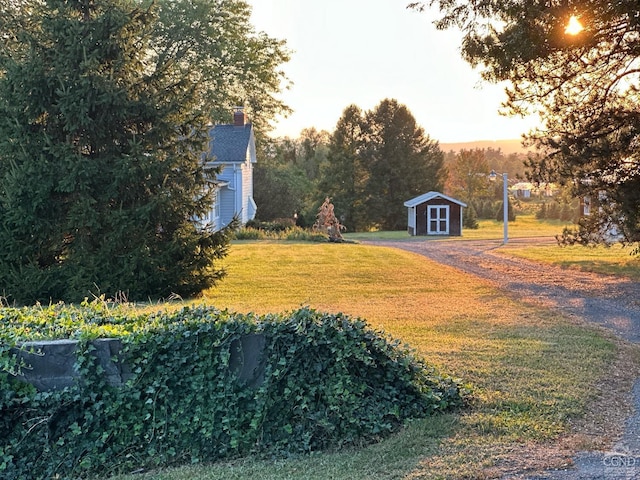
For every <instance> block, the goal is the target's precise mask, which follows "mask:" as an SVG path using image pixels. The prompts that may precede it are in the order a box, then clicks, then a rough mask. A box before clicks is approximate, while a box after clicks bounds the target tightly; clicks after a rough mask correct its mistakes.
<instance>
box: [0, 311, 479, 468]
mask: <svg viewBox="0 0 640 480" xmlns="http://www.w3.org/2000/svg"><path fill="white" fill-rule="evenodd" d="M0 324H1V327H0V345H2V346H1V347H0V362H1V363H0V365H1V367H2V371H0V478H3V479H6V480H9V479H22V478H34V479H40V478H42V479H44V478H83V477H86V476H96V475H97V476H106V475H108V474H112V473H115V472H126V471H132V470H137V469H140V468H145V469H146V468H154V467H159V466H167V465H172V464H180V463H190V462H198V461H213V460H216V459H222V458H229V457H234V456H240V455H247V454H269V455H287V454H292V453H302V452H311V451H314V450H318V449H323V448H327V447H335V446H340V445H345V444H353V443H355V442H363V441H375V440H377V439H379V438H380V437H382V436H384V435H386V434H389V433H390V432H393V431H394V430H395V429H397V428H398V427H399V426H400V425H401V424H402V422H403V421H404V420H405V419H407V418H412V417H423V416H427V415H431V414H434V413H437V412H442V411H445V410H449V409H452V408H456V407H460V406H462V405H463V404H464V402H465V395H466V393H467V391H466V389H465V387H463V386H462V385H461V384H460V383H458V382H457V381H454V380H452V379H451V378H448V377H446V376H444V375H441V374H439V373H438V372H436V371H435V370H434V369H433V368H432V367H430V366H429V365H426V364H425V363H423V362H422V361H420V360H418V359H417V358H416V357H415V356H414V355H412V353H411V352H410V351H408V350H407V349H406V347H401V346H400V345H399V344H398V343H397V342H395V341H391V340H390V339H388V338H387V337H385V336H384V335H382V334H381V333H380V332H375V331H372V330H371V329H369V328H368V327H367V326H366V324H365V323H364V322H363V321H361V320H358V319H351V318H348V317H346V316H344V315H341V314H337V315H329V314H322V313H318V312H315V311H313V310H310V309H306V308H305V309H301V310H299V311H296V312H293V313H291V314H289V315H286V316H275V315H274V316H266V317H259V318H258V317H253V316H243V315H239V314H232V313H229V312H226V311H223V312H221V311H218V310H216V309H213V308H208V307H191V308H183V309H182V310H180V311H177V312H175V313H158V314H152V315H140V314H139V313H135V311H134V310H129V311H128V310H121V309H116V310H113V309H110V308H103V307H100V306H96V304H91V305H84V306H83V307H66V306H52V307H48V308H30V309H2V310H0ZM256 333H258V334H262V335H264V337H265V339H266V340H265V346H264V375H263V378H262V382H261V384H260V385H257V386H256V385H246V384H245V383H243V382H242V381H241V380H239V379H238V377H237V376H236V375H235V373H234V370H233V369H230V368H229V360H230V357H231V348H232V347H231V346H232V343H233V342H234V340H236V341H237V340H238V339H239V338H241V337H242V336H245V335H248V334H256ZM98 336H119V337H120V338H121V339H122V343H123V352H122V353H123V355H124V356H125V357H126V358H127V359H128V360H127V361H128V363H129V365H130V367H131V370H132V373H133V377H132V378H131V379H130V380H129V381H128V382H127V383H126V384H125V385H123V386H119V387H118V386H111V385H109V384H108V383H107V382H106V381H105V379H104V376H102V375H101V373H102V372H101V371H100V367H99V366H97V362H96V361H95V357H93V356H92V355H91V351H90V350H91V348H92V347H91V343H90V342H89V341H90V340H91V339H93V338H96V337H98ZM39 338H48V339H53V338H77V339H80V340H81V342H80V344H79V347H78V361H77V368H78V369H79V372H80V373H81V377H80V380H79V381H78V383H77V385H76V386H74V387H72V388H67V389H65V390H62V391H53V392H37V391H36V390H35V388H33V387H31V386H30V385H28V384H25V383H24V382H19V381H17V380H16V378H15V376H14V375H13V373H15V369H16V368H19V366H17V365H16V364H15V363H16V362H15V357H13V358H12V356H11V355H10V354H9V347H10V346H13V345H17V344H20V343H21V342H24V341H27V340H34V339H39Z"/></svg>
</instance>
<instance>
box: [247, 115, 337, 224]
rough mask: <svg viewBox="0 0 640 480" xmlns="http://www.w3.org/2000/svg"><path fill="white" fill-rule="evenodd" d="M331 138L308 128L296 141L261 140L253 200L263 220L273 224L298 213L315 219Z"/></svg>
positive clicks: (301, 216) (301, 217) (324, 132)
mask: <svg viewBox="0 0 640 480" xmlns="http://www.w3.org/2000/svg"><path fill="white" fill-rule="evenodd" d="M328 137H329V134H328V133H327V132H326V131H317V130H315V129H314V128H307V129H304V130H302V132H301V133H300V137H299V138H297V139H290V138H283V139H271V138H264V139H261V142H260V150H259V152H258V154H259V161H258V163H257V164H256V167H255V170H254V198H255V200H256V203H257V204H258V205H259V210H258V215H259V217H260V219H261V220H263V221H272V220H274V219H276V218H278V217H290V216H292V215H293V214H294V213H296V214H297V215H298V218H299V219H301V221H303V220H302V219H304V218H305V217H308V218H312V217H313V216H314V215H315V210H316V208H317V204H315V203H314V202H315V201H316V198H317V194H316V191H317V184H318V182H320V177H321V170H322V168H323V166H324V163H325V162H326V155H327V143H328ZM299 226H302V227H304V226H305V225H304V224H303V225H299Z"/></svg>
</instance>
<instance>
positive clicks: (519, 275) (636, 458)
mask: <svg viewBox="0 0 640 480" xmlns="http://www.w3.org/2000/svg"><path fill="white" fill-rule="evenodd" d="M367 243H373V244H376V245H382V246H389V247H394V248H399V249H403V250H408V251H411V252H415V253H418V254H420V255H424V256H426V257H428V258H430V259H432V260H434V261H436V262H438V263H441V264H444V265H449V266H452V267H455V268H457V269H459V270H461V271H463V272H467V273H470V274H472V275H475V276H477V277H480V278H483V279H486V280H489V281H490V282H492V283H494V284H495V286H496V287H497V288H499V289H501V290H504V291H505V292H507V293H508V294H509V295H512V296H514V297H515V298H521V299H522V300H523V301H526V302H529V303H531V302H533V303H536V304H539V305H542V306H545V307H548V308H552V309H556V310H559V311H561V312H563V313H564V314H565V315H569V316H575V317H577V318H579V319H582V320H585V321H587V322H590V323H593V324H596V325H600V326H602V327H604V328H605V329H607V330H609V331H611V332H613V333H614V334H615V335H617V336H618V337H620V338H622V339H624V340H627V341H629V342H632V343H640V283H638V282H633V281H631V280H628V279H624V278H619V277H614V276H608V275H599V274H595V273H588V272H581V271H578V270H575V269H569V268H560V267H556V266H551V265H544V264H540V263H536V262H532V261H528V260H524V259H519V258H515V257H511V256H508V250H509V248H512V247H514V246H516V247H517V246H522V245H532V244H554V243H555V239H553V238H535V239H512V240H510V241H509V243H508V244H507V245H502V243H501V242H499V241H496V240H493V241H475V240H474V241H467V240H454V241H451V240H437V241H435V240H432V239H425V240H422V241H421V240H415V239H412V240H407V241H386V240H385V241H382V240H381V241H375V242H367ZM632 395H633V406H634V412H635V413H633V415H632V416H631V417H630V418H628V419H627V421H626V424H625V428H624V431H623V433H622V435H621V437H620V439H619V440H618V441H617V442H616V443H615V444H613V445H610V446H609V448H608V449H607V450H606V451H586V452H578V453H577V454H575V455H574V457H573V458H572V462H571V463H572V465H571V466H570V467H568V468H566V469H562V470H555V471H547V472H544V473H537V474H526V473H510V474H509V475H506V476H503V477H502V479H503V480H506V479H516V478H517V479H528V480H543V479H544V480H578V479H590V480H596V479H602V480H618V479H639V480H640V379H638V380H636V381H635V384H634V387H633V392H632Z"/></svg>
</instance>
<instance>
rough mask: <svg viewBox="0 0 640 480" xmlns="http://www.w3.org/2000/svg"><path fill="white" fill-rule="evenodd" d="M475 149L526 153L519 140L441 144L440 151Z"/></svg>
mask: <svg viewBox="0 0 640 480" xmlns="http://www.w3.org/2000/svg"><path fill="white" fill-rule="evenodd" d="M476 148H493V149H494V150H498V149H500V150H501V151H502V152H503V153H505V154H507V155H509V154H510V153H526V152H527V149H525V148H524V147H523V146H522V141H521V140H478V141H476V142H459V143H441V144H440V149H441V150H442V151H443V152H445V153H446V152H449V151H451V150H453V151H454V152H457V151H460V150H473V149H476Z"/></svg>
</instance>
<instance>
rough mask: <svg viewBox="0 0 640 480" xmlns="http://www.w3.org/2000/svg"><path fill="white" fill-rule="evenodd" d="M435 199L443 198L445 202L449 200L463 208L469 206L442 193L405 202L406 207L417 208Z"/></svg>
mask: <svg viewBox="0 0 640 480" xmlns="http://www.w3.org/2000/svg"><path fill="white" fill-rule="evenodd" d="M434 198H442V199H444V200H448V201H450V202H453V203H457V204H458V205H460V206H461V207H466V206H467V204H466V203H464V202H461V201H460V200H456V199H455V198H452V197H449V196H447V195H445V194H444V193H440V192H427V193H423V194H422V195H420V196H418V197H415V198H412V199H411V200H407V201H406V202H404V206H405V207H416V206H418V205H420V204H421V203H424V202H428V201H429V200H433V199H434Z"/></svg>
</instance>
